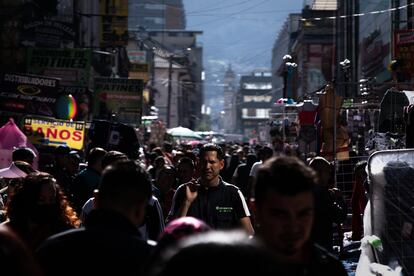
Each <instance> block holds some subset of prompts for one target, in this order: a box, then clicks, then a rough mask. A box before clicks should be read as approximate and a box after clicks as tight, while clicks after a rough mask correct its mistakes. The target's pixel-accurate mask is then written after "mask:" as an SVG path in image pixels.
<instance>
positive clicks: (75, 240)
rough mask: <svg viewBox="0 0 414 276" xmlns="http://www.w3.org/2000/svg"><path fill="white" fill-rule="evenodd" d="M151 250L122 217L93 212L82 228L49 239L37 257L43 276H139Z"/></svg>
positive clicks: (98, 211) (111, 213) (132, 226)
mask: <svg viewBox="0 0 414 276" xmlns="http://www.w3.org/2000/svg"><path fill="white" fill-rule="evenodd" d="M151 249H152V246H150V245H149V244H148V243H147V242H146V241H144V240H142V239H141V237H140V234H139V232H138V230H137V227H136V226H134V225H133V224H132V223H131V222H129V221H128V220H127V219H126V218H125V217H123V216H122V215H121V214H118V213H116V212H113V211H108V210H93V211H92V212H91V213H90V214H89V216H88V219H87V221H86V225H85V227H82V228H80V229H75V230H69V231H66V232H63V233H60V234H57V235H55V236H52V237H50V238H49V239H48V240H46V242H44V243H43V244H42V245H41V246H40V248H39V249H38V250H37V257H38V260H39V262H40V264H41V266H42V267H43V268H44V270H45V275H46V276H49V275H50V276H52V275H140V274H141V270H142V269H143V267H144V265H145V264H146V261H147V258H148V256H149V254H150V253H151Z"/></svg>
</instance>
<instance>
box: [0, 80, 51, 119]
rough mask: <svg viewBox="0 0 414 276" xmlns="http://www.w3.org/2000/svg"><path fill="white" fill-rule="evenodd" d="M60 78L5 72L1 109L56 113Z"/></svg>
mask: <svg viewBox="0 0 414 276" xmlns="http://www.w3.org/2000/svg"><path fill="white" fill-rule="evenodd" d="M58 89H59V79H56V78H49V77H44V76H36V75H23V74H13V73H5V74H2V75H1V80H0V110H3V111H10V112H16V113H26V114H35V115H43V116H52V117H53V116H55V115H56V108H55V105H56V100H57V97H58Z"/></svg>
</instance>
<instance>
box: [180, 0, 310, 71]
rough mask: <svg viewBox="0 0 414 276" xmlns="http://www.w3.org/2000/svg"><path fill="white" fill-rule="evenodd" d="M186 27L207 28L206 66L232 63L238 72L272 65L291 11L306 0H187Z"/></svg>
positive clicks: (214, 67)
mask: <svg viewBox="0 0 414 276" xmlns="http://www.w3.org/2000/svg"><path fill="white" fill-rule="evenodd" d="M184 5H185V10H186V15H187V29H188V30H201V31H203V32H204V34H203V35H202V37H200V38H201V39H200V41H201V42H202V44H203V47H204V67H206V69H207V70H208V71H210V72H212V71H221V70H219V69H220V67H221V68H223V66H226V65H227V64H228V63H232V66H233V68H234V69H235V71H236V73H248V72H250V71H251V70H252V69H255V68H258V67H266V68H270V66H271V65H270V61H271V49H272V46H273V43H274V41H275V38H276V37H277V34H278V32H279V30H280V29H281V26H282V24H283V23H284V21H285V19H286V17H287V15H288V14H289V13H294V12H299V11H300V10H301V9H302V6H303V0H288V1H284V0H225V1H224V0H184Z"/></svg>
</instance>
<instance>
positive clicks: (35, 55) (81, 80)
mask: <svg viewBox="0 0 414 276" xmlns="http://www.w3.org/2000/svg"><path fill="white" fill-rule="evenodd" d="M91 56H92V54H91V50H90V49H48V48H42V49H41V48H28V49H27V71H28V72H29V73H30V74H36V75H43V76H48V77H57V78H61V82H60V84H61V85H65V86H88V84H89V75H90V68H91Z"/></svg>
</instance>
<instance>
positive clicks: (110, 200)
mask: <svg viewBox="0 0 414 276" xmlns="http://www.w3.org/2000/svg"><path fill="white" fill-rule="evenodd" d="M151 194H152V189H151V180H150V178H149V175H148V173H147V172H146V171H145V170H144V169H143V168H142V167H141V166H140V165H139V164H138V163H136V162H135V161H132V160H121V161H117V162H115V163H114V164H112V165H110V166H108V167H107V168H106V169H105V170H104V171H103V174H102V179H101V184H100V186H99V193H98V200H99V206H100V207H103V208H106V207H108V206H119V207H122V208H125V209H129V208H131V207H134V206H136V204H139V203H142V202H143V201H145V200H148V199H149V198H150V197H151Z"/></svg>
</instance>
